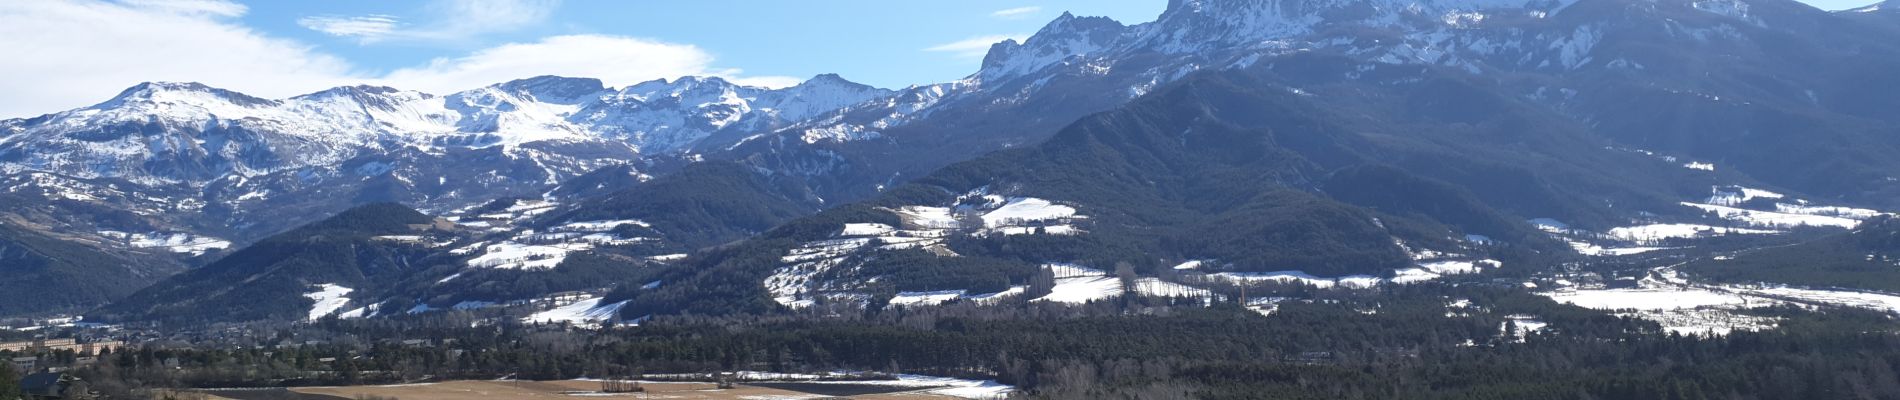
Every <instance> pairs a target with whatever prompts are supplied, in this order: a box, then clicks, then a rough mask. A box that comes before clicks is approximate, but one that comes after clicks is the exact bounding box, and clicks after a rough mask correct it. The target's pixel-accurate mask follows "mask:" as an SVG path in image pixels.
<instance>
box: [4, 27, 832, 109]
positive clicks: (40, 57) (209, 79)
mask: <svg viewBox="0 0 1900 400" xmlns="http://www.w3.org/2000/svg"><path fill="white" fill-rule="evenodd" d="M244 12H245V8H244V7H243V6H242V5H239V4H236V3H229V2H222V1H211V0H197V1H184V0H165V1H157V0H141V1H121V2H110V1H102V0H68V1H0V37H4V38H7V39H6V40H0V54H10V55H13V56H12V57H10V58H9V59H8V60H7V61H6V62H0V118H15V117H30V116H35V115H39V114H44V113H50V112H57V111H61V110H67V109H72V108H77V107H83V106H86V105H89V104H94V103H98V102H100V101H103V100H105V99H108V98H111V97H112V96H113V95H114V94H116V93H118V92H120V91H122V90H124V89H125V88H126V87H129V86H131V85H133V84H136V83H138V82H146V81H181V82H202V83H205V84H207V85H211V86H216V87H222V88H226V89H231V90H236V91H239V92H244V93H248V94H252V95H256V96H261V97H268V98H283V97H289V96H294V95H298V94H304V93H311V92H315V91H319V90H323V89H327V88H331V87H335V86H341V85H355V84H374V85H387V86H393V87H397V88H403V89H413V90H422V91H425V92H431V93H437V94H447V93H451V92H457V91H462V90H467V89H472V88H476V87H481V86H485V85H490V84H494V83H499V82H504V81H508V80H513V79H519V78H526V77H532V76H538V75H564V76H575V77H592V78H599V79H601V80H602V81H604V82H605V83H607V84H609V85H614V86H624V85H629V84H633V83H638V82H641V81H647V80H652V79H658V78H677V77H680V76H685V75H701V76H719V77H724V78H727V79H729V80H732V81H734V82H741V83H746V84H755V85H770V86H787V85H791V84H795V83H796V82H797V81H798V80H797V79H795V78H789V77H778V76H751V75H746V74H744V71H743V70H740V69H736V68H727V67H721V66H718V65H717V64H716V63H715V60H714V58H713V56H712V55H711V54H710V53H708V52H706V51H704V50H702V49H700V48H698V47H696V46H692V45H688V44H679V43H668V42H662V41H656V40H649V39H640V38H630V37H623V36H609V35H566V36H553V37H547V38H543V39H540V40H534V41H526V42H521V43H509V44H503V45H499V46H492V47H488V48H485V49H481V50H476V51H471V52H468V53H467V54H465V55H462V56H456V57H444V58H439V59H435V60H432V61H430V62H428V63H425V64H423V65H417V66H413V67H409V68H399V69H396V70H394V71H391V72H389V73H374V72H367V70H365V69H363V68H359V67H357V66H355V65H353V64H352V63H350V62H349V61H348V60H345V59H343V58H341V57H337V56H334V55H331V54H327V53H323V52H321V51H319V50H317V49H316V48H315V47H313V46H310V45H308V44H305V43H302V42H298V41H294V40H288V39H283V38H278V37H272V36H269V35H266V34H264V33H262V32H260V31H258V30H255V29H251V28H250V27H247V26H244V25H243V24H242V23H241V22H240V20H239V18H238V17H241V16H243V15H244ZM392 20H393V18H392ZM392 22H393V21H392ZM332 27H333V28H336V30H338V31H339V32H358V33H367V32H373V31H375V30H376V29H380V28H378V27H377V26H376V25H375V24H368V25H362V24H359V25H357V26H354V27H341V26H332ZM348 29H355V30H354V31H351V30H348ZM398 30H400V29H398Z"/></svg>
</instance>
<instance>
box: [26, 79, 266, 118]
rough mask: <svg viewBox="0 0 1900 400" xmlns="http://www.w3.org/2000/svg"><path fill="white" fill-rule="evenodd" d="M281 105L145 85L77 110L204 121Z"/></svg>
mask: <svg viewBox="0 0 1900 400" xmlns="http://www.w3.org/2000/svg"><path fill="white" fill-rule="evenodd" d="M279 104H280V103H279V102H278V101H276V100H268V99H261V98H257V97H252V96H250V95H246V94H243V93H238V92H235V91H230V90H225V89H219V88H214V87H211V86H206V85H205V84H202V83H196V82H145V83H140V84H138V85H134V86H132V87H130V88H127V89H125V90H124V91H121V92H119V95H117V96H113V97H112V99H111V100H106V101H105V102H103V103H99V104H96V105H93V106H91V107H87V108H84V109H81V110H78V111H83V112H82V113H81V114H83V115H84V116H92V115H96V114H105V115H103V116H106V117H132V114H148V115H151V116H154V117H159V118H160V119H178V118H185V119H193V120H202V119H203V118H197V117H205V116H210V115H215V116H217V117H220V118H223V119H235V118H243V117H246V116H249V115H250V114H251V112H252V111H251V110H253V109H258V108H266V107H274V106H277V105H279ZM62 114H65V113H62ZM207 114H208V115H207ZM112 119H113V120H123V119H121V118H112ZM129 119H140V120H142V119H147V118H129Z"/></svg>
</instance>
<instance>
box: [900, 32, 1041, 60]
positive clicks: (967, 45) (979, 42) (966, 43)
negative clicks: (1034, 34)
mask: <svg viewBox="0 0 1900 400" xmlns="http://www.w3.org/2000/svg"><path fill="white" fill-rule="evenodd" d="M1026 37H1029V35H1027V34H1011V35H984V36H977V37H973V38H969V39H963V40H958V41H955V42H950V43H944V44H940V45H936V46H931V47H926V48H924V51H931V52H939V53H951V54H954V55H956V56H957V57H963V58H981V57H983V55H985V54H989V51H990V46H994V45H996V44H997V43H1000V42H1002V41H1004V40H1011V39H1014V40H1016V41H1018V42H1020V41H1022V40H1023V38H1026Z"/></svg>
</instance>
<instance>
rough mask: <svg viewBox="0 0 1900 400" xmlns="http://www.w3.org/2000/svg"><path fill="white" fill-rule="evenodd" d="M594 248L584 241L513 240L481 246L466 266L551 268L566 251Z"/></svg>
mask: <svg viewBox="0 0 1900 400" xmlns="http://www.w3.org/2000/svg"><path fill="white" fill-rule="evenodd" d="M593 248H594V246H593V244H591V243H586V242H579V243H561V244H551V245H530V244H521V243H516V242H514V241H504V242H501V243H495V244H489V245H485V246H483V247H482V255H481V256H479V257H475V258H473V259H469V260H468V266H470V267H477V268H497V269H529V270H534V269H553V268H554V267H557V266H560V265H561V262H562V261H566V260H567V255H568V253H573V252H577V251H587V250H592V249H593Z"/></svg>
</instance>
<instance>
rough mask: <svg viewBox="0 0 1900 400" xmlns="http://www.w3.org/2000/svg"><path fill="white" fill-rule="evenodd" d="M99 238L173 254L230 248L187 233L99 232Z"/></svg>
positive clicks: (228, 245) (222, 241)
mask: <svg viewBox="0 0 1900 400" xmlns="http://www.w3.org/2000/svg"><path fill="white" fill-rule="evenodd" d="M99 235H100V236H104V237H106V238H108V239H113V240H119V241H121V242H123V243H124V244H125V245H128V246H132V247H135V248H141V249H148V248H158V249H165V250H166V251H170V252H173V253H180V254H190V255H192V256H200V255H204V253H206V252H209V251H212V250H224V249H228V248H231V242H229V241H225V240H223V239H218V238H213V237H207V236H198V235H192V234H189V233H150V234H145V233H126V232H120V231H99Z"/></svg>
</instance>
